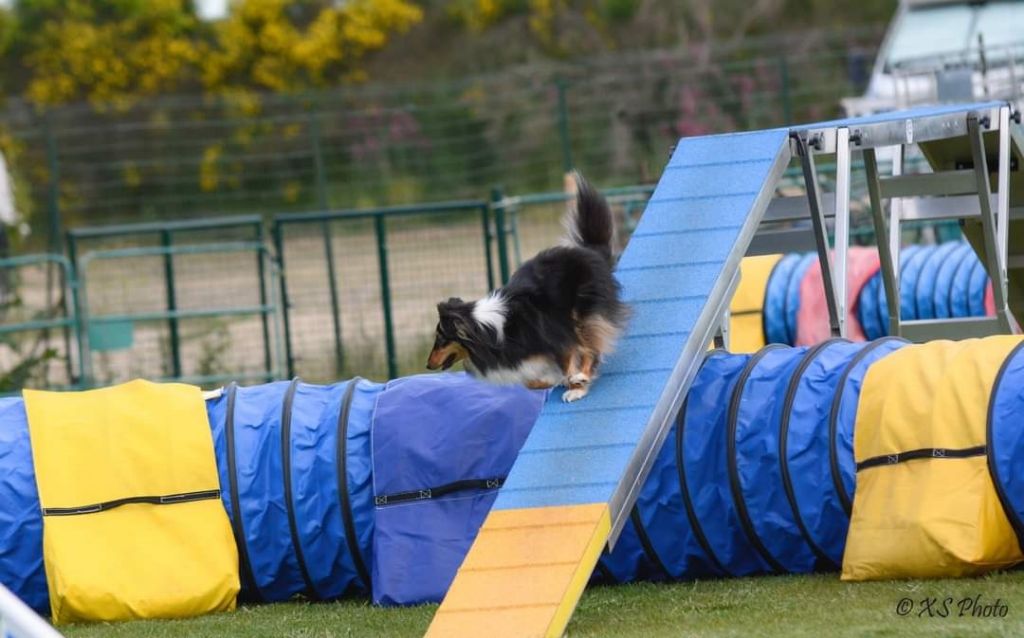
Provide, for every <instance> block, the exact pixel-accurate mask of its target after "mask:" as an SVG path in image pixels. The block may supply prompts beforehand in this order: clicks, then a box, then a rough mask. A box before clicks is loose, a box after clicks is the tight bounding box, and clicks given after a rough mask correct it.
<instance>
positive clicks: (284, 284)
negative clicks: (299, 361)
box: [273, 220, 295, 379]
mask: <svg viewBox="0 0 1024 638" xmlns="http://www.w3.org/2000/svg"><path fill="white" fill-rule="evenodd" d="M273 234H274V250H275V252H277V270H278V272H277V278H278V281H280V284H281V323H282V328H283V329H284V360H285V376H286V377H287V378H289V379H291V378H293V377H294V376H295V355H294V353H293V352H292V324H291V318H290V316H289V308H290V305H289V303H288V277H286V276H285V268H284V230H283V229H282V227H281V221H280V220H274V230H273Z"/></svg>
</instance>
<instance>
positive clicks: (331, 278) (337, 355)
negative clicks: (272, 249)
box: [320, 219, 345, 373]
mask: <svg viewBox="0 0 1024 638" xmlns="http://www.w3.org/2000/svg"><path fill="white" fill-rule="evenodd" d="M320 229H321V233H322V234H323V236H324V259H326V260H327V288H328V291H329V292H330V296H331V325H332V327H333V328H334V370H335V372H336V373H340V372H341V369H342V366H343V365H344V361H345V346H344V342H343V341H342V337H341V307H340V306H341V304H340V303H339V301H338V274H337V272H336V271H335V268H334V238H333V237H332V236H331V223H330V221H329V220H327V219H325V220H323V221H322V222H320Z"/></svg>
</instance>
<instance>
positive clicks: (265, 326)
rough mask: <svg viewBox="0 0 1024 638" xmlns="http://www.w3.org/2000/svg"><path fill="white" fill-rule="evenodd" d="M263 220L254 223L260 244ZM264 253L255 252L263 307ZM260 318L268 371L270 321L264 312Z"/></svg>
mask: <svg viewBox="0 0 1024 638" xmlns="http://www.w3.org/2000/svg"><path fill="white" fill-rule="evenodd" d="M265 239H266V238H265V237H264V232H263V222H259V223H257V224H256V241H257V242H258V243H259V245H260V246H263V245H264V243H263V242H264V240H265ZM264 257H265V256H264V255H263V254H262V253H259V252H257V253H256V275H257V277H259V280H260V305H261V306H263V307H264V308H266V307H267V273H266V264H264V263H263V261H264ZM260 320H261V323H262V328H263V366H264V367H265V368H266V370H267V372H270V371H271V370H272V369H273V367H274V361H273V357H272V356H271V353H270V350H271V348H270V323H269V318H268V317H267V314H266V313H262V314H261V315H260Z"/></svg>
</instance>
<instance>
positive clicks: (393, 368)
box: [373, 214, 398, 379]
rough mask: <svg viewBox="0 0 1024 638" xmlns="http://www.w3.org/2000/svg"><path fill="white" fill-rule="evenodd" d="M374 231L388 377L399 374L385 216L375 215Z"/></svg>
mask: <svg viewBox="0 0 1024 638" xmlns="http://www.w3.org/2000/svg"><path fill="white" fill-rule="evenodd" d="M373 225H374V232H375V233H376V235H377V265H378V267H379V268H380V303H381V308H382V309H383V310H384V346H385V348H386V354H387V364H388V378H389V379H394V378H395V377H397V376H398V361H397V359H396V357H395V327H394V324H393V320H392V317H391V281H390V279H389V276H388V236H387V227H386V226H385V223H384V216H383V215H381V214H377V215H374V217H373Z"/></svg>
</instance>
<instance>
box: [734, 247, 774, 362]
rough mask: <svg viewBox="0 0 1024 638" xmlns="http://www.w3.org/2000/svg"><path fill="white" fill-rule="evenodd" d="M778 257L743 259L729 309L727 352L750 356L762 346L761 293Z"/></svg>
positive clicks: (762, 302) (762, 313)
mask: <svg viewBox="0 0 1024 638" xmlns="http://www.w3.org/2000/svg"><path fill="white" fill-rule="evenodd" d="M781 259H782V255H758V256H756V257H744V258H743V261H742V262H741V263H740V283H739V285H738V286H736V293H735V294H733V296H732V302H731V303H730V305H729V313H730V316H729V350H730V351H731V352H736V353H753V352H757V351H758V350H760V349H761V348H763V347H764V346H765V340H764V292H765V288H767V286H768V278H769V277H771V274H772V270H773V269H774V268H775V264H777V263H779V260H781Z"/></svg>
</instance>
